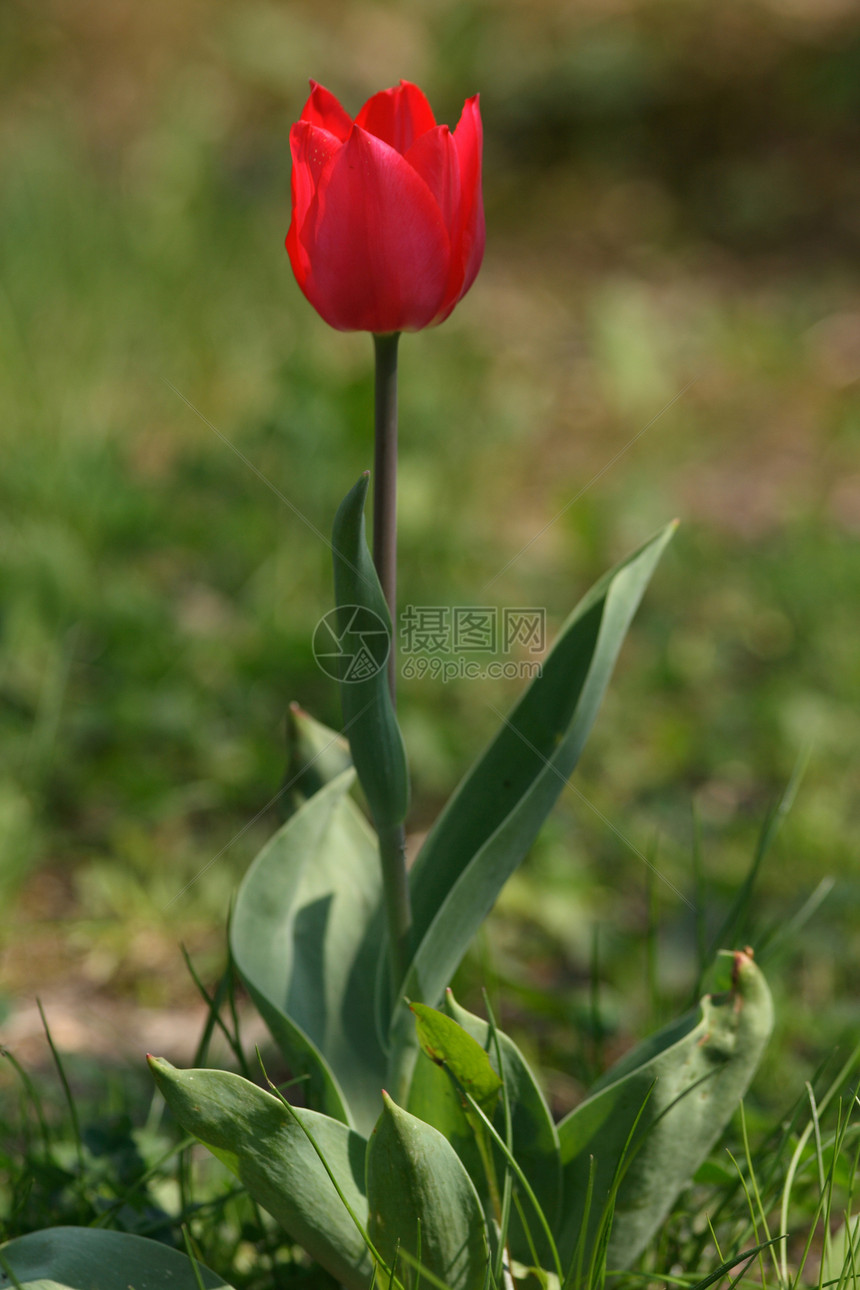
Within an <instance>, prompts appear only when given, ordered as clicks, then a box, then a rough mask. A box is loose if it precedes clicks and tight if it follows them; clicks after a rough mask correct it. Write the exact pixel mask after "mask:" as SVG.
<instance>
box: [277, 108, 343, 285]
mask: <svg viewBox="0 0 860 1290" xmlns="http://www.w3.org/2000/svg"><path fill="white" fill-rule="evenodd" d="M342 147H343V144H342V143H341V142H340V140H339V139H337V138H336V137H335V136H334V135H333V134H329V133H328V131H326V130H322V129H320V128H318V127H317V126H314V125H311V124H310V123H309V122H307V121H297V122H296V124H295V125H294V126H293V127H292V129H291V130H290V152H291V153H292V157H293V173H292V179H291V184H292V196H293V217H292V219H291V221H290V227H289V231H288V233H287V251H288V253H289V256H290V261H291V263H292V266H293V272H294V273H295V275H296V278H297V279H298V281H299V285H301V284H302V283H303V282H304V279H305V278H306V277H307V275H308V272H309V265H308V259H307V253H306V251H305V250H304V247H303V246H302V243H301V239H300V237H299V230H300V229H301V227H302V225H303V224H304V221H305V219H306V218H307V213H308V210H309V209H310V206H311V203H312V201H313V199H314V195H315V193H316V191H317V186H318V184H319V181H320V177H321V175H322V172H323V170H324V169H325V167H326V166H327V165H328V163H329V162H330V161H331V159H332V157H334V156H335V155H336V154H337V153H338V152H339V151H340V149H341V148H342Z"/></svg>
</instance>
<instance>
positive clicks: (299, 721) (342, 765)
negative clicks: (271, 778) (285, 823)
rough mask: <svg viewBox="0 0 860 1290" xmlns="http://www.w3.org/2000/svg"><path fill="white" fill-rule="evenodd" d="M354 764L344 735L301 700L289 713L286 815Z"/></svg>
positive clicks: (285, 777) (284, 799)
mask: <svg viewBox="0 0 860 1290" xmlns="http://www.w3.org/2000/svg"><path fill="white" fill-rule="evenodd" d="M351 765H352V758H351V757H350V753H349V744H348V743H347V741H346V739H345V738H344V736H343V735H341V734H338V732H337V731H336V730H330V729H329V728H328V726H324V725H323V724H322V722H320V721H316V720H315V719H314V718H313V717H312V716H311V715H310V713H308V712H305V710H304V709H303V708H301V707H299V705H298V704H297V703H291V704H290V708H289V712H288V714H287V771H286V775H285V776H284V790H283V797H282V799H281V800H282V802H283V803H284V816H285V817H286V816H288V815H292V814H293V812H294V811H297V810H298V808H299V807H300V806H301V805H302V803H303V802H306V801H307V799H308V798H309V797H313V795H314V793H318V792H319V790H320V789H321V788H323V787H325V785H326V784H328V783H330V782H331V780H333V779H337V777H338V775H342V774H343V772H344V771H345V770H348V769H349V767H350V766H351Z"/></svg>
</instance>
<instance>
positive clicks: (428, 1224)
mask: <svg viewBox="0 0 860 1290" xmlns="http://www.w3.org/2000/svg"><path fill="white" fill-rule="evenodd" d="M367 1202H368V1208H369V1220H368V1234H369V1236H370V1239H371V1240H372V1241H373V1244H374V1245H375V1247H376V1249H377V1250H378V1251H379V1253H380V1255H381V1256H382V1257H383V1258H384V1259H385V1261H386V1263H387V1264H388V1266H389V1268H391V1267H392V1266H393V1265H394V1263H395V1259H397V1264H396V1267H395V1269H394V1270H395V1273H396V1275H397V1277H398V1278H399V1279H400V1280H401V1281H402V1282H403V1284H404V1285H405V1286H406V1287H407V1290H411V1288H413V1287H417V1286H418V1285H419V1284H422V1278H421V1277H420V1274H419V1273H418V1272H417V1271H415V1269H414V1268H413V1267H412V1266H411V1264H410V1262H409V1261H408V1260H407V1259H406V1258H404V1257H403V1256H404V1254H405V1255H407V1256H411V1259H412V1260H415V1261H417V1262H418V1263H419V1264H420V1265H421V1267H422V1268H426V1269H427V1271H428V1272H430V1273H432V1274H433V1275H434V1276H435V1277H438V1278H439V1279H440V1280H441V1281H442V1282H443V1283H444V1284H445V1286H447V1287H448V1290H483V1287H484V1286H485V1284H486V1277H487V1265H488V1261H489V1250H488V1244H487V1229H486V1224H485V1222H484V1216H483V1213H482V1211H481V1202H480V1201H479V1199H478V1194H477V1192H476V1191H475V1188H474V1186H473V1184H472V1181H471V1179H470V1178H469V1175H468V1174H467V1173H466V1170H465V1169H464V1168H463V1165H462V1164H461V1163H460V1160H459V1157H458V1156H457V1153H456V1152H455V1151H454V1148H453V1147H452V1146H451V1144H450V1143H449V1142H448V1141H447V1140H446V1139H445V1138H444V1137H443V1135H442V1134H441V1133H439V1132H438V1130H436V1129H434V1128H433V1127H432V1126H431V1125H429V1124H425V1122H424V1121H423V1120H419V1119H417V1118H416V1116H414V1115H410V1114H409V1112H408V1111H404V1110H402V1108H401V1107H399V1106H397V1104H396V1103H395V1102H393V1101H392V1100H391V1098H390V1097H389V1096H388V1094H387V1093H384V1094H383V1110H382V1114H381V1116H380V1117H379V1121H378V1123H377V1125H376V1128H375V1129H374V1130H373V1134H372V1135H371V1138H370V1141H369V1143H368V1147H367ZM398 1255H399V1257H397V1256H398ZM423 1284H424V1285H426V1284H427V1280H426V1279H423Z"/></svg>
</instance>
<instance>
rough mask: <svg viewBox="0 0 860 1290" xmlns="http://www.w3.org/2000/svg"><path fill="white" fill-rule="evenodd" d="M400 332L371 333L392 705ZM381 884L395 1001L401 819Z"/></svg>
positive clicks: (402, 909)
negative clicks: (398, 351) (389, 641)
mask: <svg viewBox="0 0 860 1290" xmlns="http://www.w3.org/2000/svg"><path fill="white" fill-rule="evenodd" d="M399 340H400V333H399V332H392V333H391V334H390V335H386V336H376V335H374V337H373V344H374V351H375V355H376V397H375V406H374V412H375V418H374V424H375V430H376V434H375V439H374V463H373V464H374V471H373V563H374V565H375V566H376V572H377V576H378V577H379V581H380V583H381V585H382V593H383V595H384V596H385V601H386V604H387V605H388V611H389V613H390V614H391V644H390V648H389V651H388V687H389V690H390V692H391V703H392V706H396V702H397V696H396V685H395V677H396V667H397V650H396V632H397V342H398V341H399ZM379 855H380V859H381V861H382V886H383V891H384V894H385V914H386V919H387V923H388V943H389V954H390V962H391V989H392V991H393V1001H394V1003H395V1004H396V1002H397V1000H398V998H399V992H400V988H401V986H402V984H403V981H404V979H405V976H406V971H407V968H408V967H409V963H410V961H411V935H412V909H411V905H410V900H409V879H408V876H407V873H406V831H405V829H404V827H403V825H402V824H400V825H397V826H396V827H393V828H382V829H380V830H379Z"/></svg>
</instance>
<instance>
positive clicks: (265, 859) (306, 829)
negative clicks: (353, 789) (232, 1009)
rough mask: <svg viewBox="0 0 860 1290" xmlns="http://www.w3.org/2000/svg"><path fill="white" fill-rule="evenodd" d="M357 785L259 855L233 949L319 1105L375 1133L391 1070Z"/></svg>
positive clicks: (294, 821) (333, 794)
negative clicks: (380, 1014)
mask: <svg viewBox="0 0 860 1290" xmlns="http://www.w3.org/2000/svg"><path fill="white" fill-rule="evenodd" d="M353 779H354V772H353V771H347V772H345V773H344V774H343V775H340V776H338V778H337V779H335V780H332V781H331V783H329V784H327V785H325V786H324V787H323V788H320V789H319V791H318V792H316V793H315V794H314V796H313V797H311V798H310V799H309V800H308V801H307V802H306V803H305V804H304V805H303V806H302V807H300V808H299V810H298V811H297V812H296V814H295V815H293V816H292V817H291V819H289V820H288V821H287V823H286V824H285V825H284V826H283V827H282V828H281V829H280V830H279V832H278V833H276V834H275V836H274V837H273V838H272V839H271V841H270V842H268V843H267V845H266V846H265V847H264V848H263V850H262V851H261V852H260V854H259V855H258V856H257V858H256V860H255V861H254V863H253V864H252V865H251V868H250V869H249V870H248V872H247V874H246V875H245V878H244V880H243V882H242V884H241V886H240V888H239V892H238V895H237V898H236V905H235V909H234V911H233V917H232V920H231V924H230V946H231V951H232V954H233V958H234V961H235V963H236V967H237V968H238V970H239V972H240V974H241V976H242V979H243V980H244V982H245V984H246V985H247V987H248V989H249V991H250V993H251V995H252V997H253V999H254V1002H255V1003H256V1004H257V1007H258V1008H259V1009H260V1012H261V1013H262V1015H263V1017H264V1018H265V1020H266V1023H267V1025H268V1026H269V1029H270V1030H271V1032H272V1034H273V1036H274V1038H275V1040H276V1041H277V1043H278V1045H279V1047H280V1048H281V1050H282V1052H283V1053H284V1056H285V1057H286V1059H287V1061H288V1062H289V1064H290V1067H291V1069H292V1070H293V1073H294V1074H297V1075H304V1076H306V1077H307V1080H308V1083H307V1091H308V1100H309V1101H310V1103H311V1105H313V1106H315V1107H317V1108H318V1109H319V1110H322V1111H324V1112H325V1113H326V1114H327V1115H331V1116H334V1117H335V1118H336V1119H340V1120H343V1121H345V1122H346V1123H349V1124H352V1123H354V1124H356V1125H357V1126H358V1127H359V1128H364V1129H365V1131H366V1132H368V1133H369V1132H370V1129H371V1128H372V1126H373V1124H374V1123H375V1122H376V1116H377V1113H378V1108H379V1091H380V1089H381V1088H382V1085H383V1083H384V1072H385V1063H384V1058H383V1054H382V1051H381V1048H380V1045H379V1042H378V1038H377V1031H376V1021H375V1012H374V984H375V971H376V956H377V953H378V948H379V942H380V937H381V927H382V920H381V916H380V900H381V878H380V868H379V857H378V855H377V851H376V845H375V839H374V836H373V833H372V831H371V829H370V828H369V827H368V825H367V822H366V821H365V819H364V817H363V815H362V814H361V812H360V811H359V809H358V807H357V806H356V805H355V803H354V802H353V801H352V799H351V798H350V797H349V796H348V790H349V788H350V785H351V784H352V782H353Z"/></svg>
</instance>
